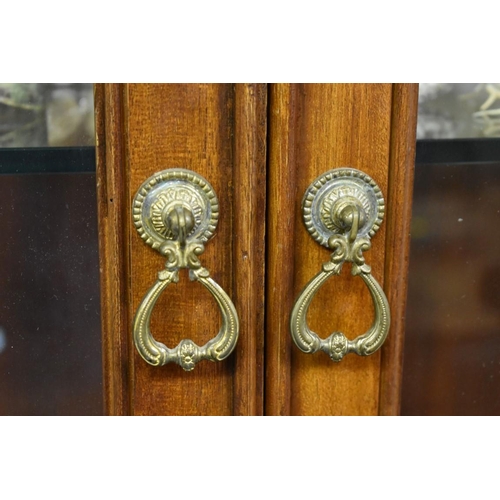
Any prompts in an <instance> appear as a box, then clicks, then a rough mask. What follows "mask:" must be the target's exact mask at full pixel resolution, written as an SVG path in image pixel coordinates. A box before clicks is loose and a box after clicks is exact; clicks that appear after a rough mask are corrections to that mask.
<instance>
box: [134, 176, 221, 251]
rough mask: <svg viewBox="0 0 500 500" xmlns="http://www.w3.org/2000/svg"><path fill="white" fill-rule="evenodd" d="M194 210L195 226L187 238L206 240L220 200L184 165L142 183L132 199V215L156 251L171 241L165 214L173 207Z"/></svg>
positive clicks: (206, 183)
mask: <svg viewBox="0 0 500 500" xmlns="http://www.w3.org/2000/svg"><path fill="white" fill-rule="evenodd" d="M179 205H181V206H183V207H185V208H187V209H190V210H191V212H192V213H193V218H194V227H193V229H192V230H191V232H190V233H189V235H188V240H192V241H194V240H196V241H200V242H202V243H206V242H207V241H208V240H209V239H210V238H212V236H213V235H214V232H215V228H216V227H217V222H218V220H219V201H218V199H217V196H216V195H215V191H214V189H213V188H212V186H211V185H210V184H209V183H208V181H206V180H205V179H204V178H203V177H202V176H201V175H199V174H197V173H195V172H192V171H191V170H187V169H184V168H173V169H168V170H163V171H162V172H158V173H157V174H154V175H152V176H151V177H150V178H149V179H147V180H146V181H145V182H143V183H142V185H141V187H140V188H139V189H138V191H137V193H136V195H135V197H134V201H133V210H132V216H133V219H134V225H135V227H136V229H137V232H138V233H139V234H140V236H141V238H142V239H143V240H144V241H145V242H146V243H147V244H148V245H150V246H151V247H153V248H154V249H155V250H158V251H160V247H161V245H162V244H163V243H165V241H167V240H173V239H174V238H173V235H172V233H171V230H170V229H169V228H168V227H167V225H166V223H165V214H167V213H168V212H169V210H170V209H172V208H173V207H174V206H179Z"/></svg>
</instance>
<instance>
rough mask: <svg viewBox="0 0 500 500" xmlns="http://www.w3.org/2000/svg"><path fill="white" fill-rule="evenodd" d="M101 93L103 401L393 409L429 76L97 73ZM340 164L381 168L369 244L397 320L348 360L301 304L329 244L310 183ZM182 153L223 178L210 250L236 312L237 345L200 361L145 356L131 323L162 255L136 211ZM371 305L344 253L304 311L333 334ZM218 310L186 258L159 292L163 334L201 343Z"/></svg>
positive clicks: (356, 323)
mask: <svg viewBox="0 0 500 500" xmlns="http://www.w3.org/2000/svg"><path fill="white" fill-rule="evenodd" d="M95 98H96V126H97V140H98V143H97V160H98V171H97V179H98V204H99V231H100V255H101V272H102V278H101V290H102V318H103V362H104V384H105V388H104V389H105V390H104V392H105V411H106V413H107V414H112V415H125V414H132V415H262V414H263V413H265V414H267V415H375V414H377V413H380V414H387V415H391V414H397V413H398V411H399V393H400V384H401V366H402V347H403V333H404V331H403V327H404V309H405V297H406V274H407V264H408V242H409V229H408V228H409V220H410V215H411V188H412V179H413V160H414V140H415V124H416V103H417V86H416V85H399V84H394V85H392V84H272V85H269V86H266V85H264V84H237V85H233V84H161V85H160V84H133V85H132V84H131V85H97V86H96V92H95ZM268 116H269V130H267V126H268V125H267V117H268ZM266 134H267V137H266ZM266 141H267V149H268V157H267V160H266ZM343 166H351V167H354V168H357V169H360V170H362V171H364V172H366V173H367V174H369V175H370V176H371V177H373V179H374V180H375V181H376V182H377V183H378V185H379V186H380V188H381V189H382V192H383V194H384V196H385V199H386V202H387V210H386V217H385V220H384V222H383V224H382V226H381V229H380V230H379V232H378V233H377V234H376V235H375V237H374V238H373V239H372V249H371V250H370V251H369V252H367V253H366V255H365V256H366V259H367V262H368V263H369V264H370V265H371V266H372V274H373V276H374V277H375V278H376V279H377V280H378V281H379V282H380V283H381V284H382V285H383V286H384V288H385V291H386V294H387V296H388V299H389V303H390V305H391V310H392V326H391V330H390V332H389V337H388V340H387V341H386V345H384V347H383V349H382V350H381V351H379V352H377V353H375V354H374V355H372V356H369V357H359V356H356V355H353V354H350V355H348V356H346V358H344V360H342V362H341V363H338V364H336V363H333V362H332V361H331V360H330V359H329V358H328V356H326V355H325V354H324V353H316V354H315V355H307V354H303V353H302V352H300V351H299V350H298V349H297V348H296V347H295V345H293V343H292V341H291V337H290V331H289V319H290V312H291V309H292V307H293V304H294V301H295V300H296V298H297V296H298V294H299V293H300V291H301V289H302V288H303V287H304V286H305V284H306V283H307V282H308V281H309V280H310V279H311V278H312V277H313V276H314V275H315V274H316V273H317V272H318V271H319V270H320V268H321V265H322V263H323V262H326V261H327V260H328V258H329V254H330V253H329V251H328V250H327V249H326V248H323V247H321V246H320V245H318V244H317V243H315V241H314V240H313V239H312V237H311V236H310V235H309V233H308V232H307V230H306V229H305V226H304V224H303V221H302V212H301V200H302V196H303V194H304V192H305V190H306V188H307V187H308V186H309V184H310V183H311V182H312V181H313V180H314V179H315V178H316V177H317V176H318V175H320V174H322V173H324V172H326V171H327V170H329V169H331V168H337V167H343ZM172 167H184V168H189V169H192V170H194V171H196V172H198V173H200V174H201V175H203V176H204V177H205V178H207V180H208V181H209V182H210V183H211V184H212V186H213V187H214V189H215V191H216V193H217V196H218V198H219V202H220V219H219V224H218V227H217V230H216V233H215V236H214V238H213V239H212V240H211V241H210V242H208V244H207V245H206V250H205V252H204V254H202V256H201V261H202V263H203V265H204V266H205V267H206V268H207V269H209V271H210V272H211V275H212V277H213V278H214V279H215V280H216V281H217V282H218V283H219V284H220V285H221V286H222V287H223V288H224V289H225V290H226V291H227V292H228V294H229V295H230V297H231V298H232V299H233V302H234V303H235V306H236V310H237V311H238V315H239V318H240V339H239V341H238V344H237V347H236V349H235V352H234V353H233V354H232V355H231V356H230V357H229V358H228V359H227V360H225V361H224V362H222V363H210V362H202V363H200V364H199V365H197V367H196V368H195V370H194V371H193V372H184V371H183V370H182V369H181V368H180V367H179V366H177V365H167V366H165V367H161V368H156V367H152V366H150V365H148V364H147V363H145V362H144V361H143V360H142V358H140V356H139V354H138V353H137V352H136V349H135V346H134V345H133V341H132V332H131V323H132V319H133V315H134V313H135V311H136V309H137V307H138V305H139V303H140V301H141V300H142V298H143V296H144V294H145V293H146V292H147V290H148V289H149V288H150V287H151V285H152V284H153V282H154V281H155V279H156V276H157V273H158V271H159V270H161V269H162V268H163V259H162V257H161V256H160V254H158V253H157V252H155V251H154V250H152V249H151V248H150V247H148V246H147V245H145V244H144V243H143V241H142V240H141V238H140V237H139V235H138V234H137V233H136V231H135V229H134V227H133V225H132V222H131V215H130V209H131V203H132V199H133V196H134V195H135V193H136V191H137V189H138V187H139V186H140V185H141V184H142V182H143V181H144V180H145V179H147V178H148V177H149V176H151V175H152V174H154V173H156V172H158V171H161V170H163V169H166V168H172ZM266 203H267V206H266ZM373 314H374V311H373V306H372V301H371V297H370V294H369V292H368V290H367V289H366V287H365V286H364V284H363V282H362V280H360V279H359V277H353V276H351V274H350V265H349V264H347V265H346V266H344V270H343V272H342V274H341V275H340V276H336V277H333V278H332V279H330V280H329V281H328V282H327V283H326V284H325V286H324V287H323V288H322V289H321V290H320V292H319V293H318V295H317V296H316V297H315V299H314V300H313V303H312V305H311V308H310V311H309V316H308V322H309V325H310V327H311V328H312V329H313V330H314V331H316V332H317V333H318V334H319V335H320V336H322V337H326V336H328V335H330V333H331V332H332V331H336V330H340V331H343V332H344V333H345V334H346V335H347V337H348V338H350V339H352V338H354V337H356V336H358V335H360V334H362V333H364V332H365V331H366V330H367V329H368V328H369V327H370V325H371V323H372V320H373ZM264 321H265V332H264ZM219 326H220V317H219V311H218V307H217V306H216V304H215V302H214V301H213V299H212V297H211V295H210V294H209V293H208V292H207V291H206V290H205V289H204V287H202V286H200V284H199V283H196V282H191V281H189V279H188V276H187V271H186V270H181V272H180V281H179V283H178V284H176V285H171V286H170V287H169V288H168V289H167V290H166V291H165V292H164V294H163V295H162V296H161V297H160V299H159V301H158V303H157V305H156V307H155V309H154V312H153V317H152V321H151V330H152V332H153V334H154V336H155V338H156V339H157V340H159V341H161V342H163V343H165V344H166V345H168V346H174V345H176V344H177V343H178V342H179V341H180V340H181V339H183V338H186V337H187V338H191V339H192V340H194V341H195V342H196V343H197V344H199V345H201V344H203V343H205V342H207V341H208V340H209V339H210V338H212V337H213V336H214V335H215V334H216V333H217V331H218V329H219ZM264 340H265V359H264ZM264 371H265V379H264ZM264 383H265V387H264ZM264 395H265V398H264Z"/></svg>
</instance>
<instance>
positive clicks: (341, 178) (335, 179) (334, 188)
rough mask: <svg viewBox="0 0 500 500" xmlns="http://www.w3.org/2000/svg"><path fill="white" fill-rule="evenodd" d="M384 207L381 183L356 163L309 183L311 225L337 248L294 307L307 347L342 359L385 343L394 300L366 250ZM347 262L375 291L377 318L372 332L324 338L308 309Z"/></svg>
mask: <svg viewBox="0 0 500 500" xmlns="http://www.w3.org/2000/svg"><path fill="white" fill-rule="evenodd" d="M384 211H385V205H384V198H383V195H382V192H381V190H380V188H379V187H378V186H377V184H376V183H375V181H374V180H373V179H372V178H371V177H370V176H369V175H367V174H365V173H364V172H361V171H360V170H356V169H354V168H350V167H343V168H337V169H333V170H330V171H328V172H326V173H324V174H323V175H320V176H319V177H318V178H317V179H315V180H314V181H313V182H312V183H311V185H310V186H309V187H308V188H307V190H306V192H305V194H304V197H303V199H302V214H303V218H304V223H305V226H306V228H307V230H308V231H309V233H310V234H311V236H312V237H313V238H314V240H315V241H317V242H318V243H319V244H320V245H323V246H325V247H327V248H329V249H330V250H332V251H333V253H332V254H331V255H330V260H329V261H328V262H325V263H324V264H323V265H322V269H321V271H320V272H319V273H318V274H317V275H316V276H315V277H314V278H313V279H312V280H311V281H310V282H309V283H308V284H307V285H306V286H305V288H304V290H303V291H302V292H301V294H300V295H299V297H298V299H297V301H296V302H295V305H294V308H293V310H292V314H291V318H290V331H291V334H292V338H293V340H294V342H295V344H296V345H297V347H298V348H299V349H300V350H301V351H303V352H305V353H308V354H312V353H315V352H317V351H319V350H321V351H324V352H325V353H327V354H328V355H329V356H330V358H331V359H332V360H333V361H340V360H341V359H342V358H343V357H344V356H345V355H346V354H348V353H350V352H353V353H356V354H358V355H361V356H367V355H369V354H372V353H374V352H375V351H377V350H378V349H379V348H380V347H381V346H382V344H383V342H384V340H385V339H386V337H387V334H388V332H389V326H390V310H389V304H388V302H387V298H386V296H385V294H384V292H383V290H382V288H381V287H380V285H379V284H378V282H377V281H376V280H375V279H374V278H373V276H372V275H371V268H370V266H369V265H368V264H366V263H365V258H364V257H363V252H364V251H366V250H368V249H369V248H370V247H371V242H370V238H371V237H372V236H374V235H375V233H376V232H377V231H378V229H379V228H380V224H381V223H382V220H383V218H384ZM345 262H350V263H352V274H353V275H354V276H358V275H359V276H360V277H361V278H362V280H363V281H364V283H365V284H366V286H367V287H368V290H369V291H370V294H371V297H372V300H373V304H374V307H375V318H374V322H373V325H372V327H371V328H370V330H368V332H366V333H365V334H364V335H360V336H359V337H357V338H356V339H354V340H349V339H348V338H347V337H346V336H345V335H344V334H343V333H342V332H333V333H332V334H331V335H330V336H329V337H328V338H326V339H321V338H320V337H319V336H318V335H317V334H316V333H315V332H313V331H311V330H310V329H309V326H308V325H307V312H308V310H309V306H310V304H311V302H312V300H313V298H314V296H315V295H316V293H317V292H318V290H319V289H320V288H321V286H322V285H323V284H324V283H325V281H326V280H327V279H328V278H330V277H331V276H333V275H339V274H340V272H341V270H342V266H343V264H344V263H345ZM346 300H347V301H348V300H349V297H346Z"/></svg>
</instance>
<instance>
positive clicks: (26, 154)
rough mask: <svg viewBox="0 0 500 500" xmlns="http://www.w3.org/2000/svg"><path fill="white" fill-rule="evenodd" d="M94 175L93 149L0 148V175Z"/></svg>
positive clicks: (92, 147) (86, 147)
mask: <svg viewBox="0 0 500 500" xmlns="http://www.w3.org/2000/svg"><path fill="white" fill-rule="evenodd" d="M77 172H78V173H94V172H95V147H94V146H83V147H71V148H69V147H67V148H0V174H59V173H77Z"/></svg>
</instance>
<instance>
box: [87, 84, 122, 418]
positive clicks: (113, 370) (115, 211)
mask: <svg viewBox="0 0 500 500" xmlns="http://www.w3.org/2000/svg"><path fill="white" fill-rule="evenodd" d="M94 95H95V121H96V160H97V162H96V164H97V172H96V179H97V200H98V227H99V258H100V271H101V317H102V347H103V349H102V351H103V370H104V374H103V385H104V387H103V393H104V412H105V414H107V415H127V414H128V413H129V411H130V401H129V394H130V393H129V376H130V374H129V363H128V355H129V346H128V342H129V340H128V307H127V306H128V300H127V298H128V283H127V281H128V279H127V274H128V273H127V262H128V261H127V246H128V245H127V236H126V235H127V230H128V229H127V221H126V220H124V218H125V214H126V207H125V204H126V192H127V186H126V184H127V182H126V177H127V175H126V168H125V158H124V144H123V141H124V129H123V120H124V116H123V86H122V85H119V84H96V86H95V90H94Z"/></svg>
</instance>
